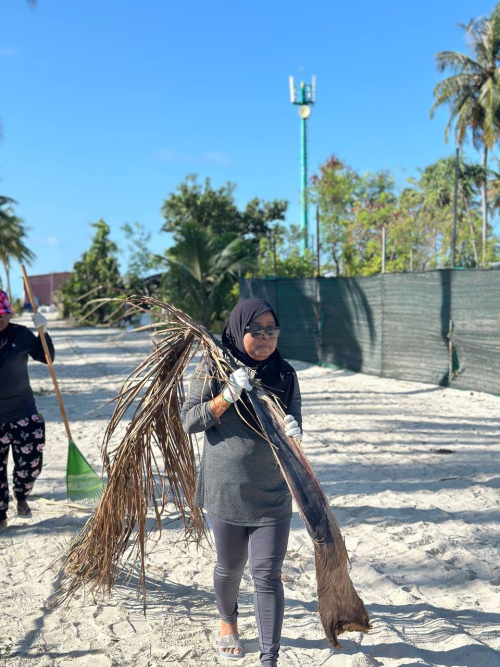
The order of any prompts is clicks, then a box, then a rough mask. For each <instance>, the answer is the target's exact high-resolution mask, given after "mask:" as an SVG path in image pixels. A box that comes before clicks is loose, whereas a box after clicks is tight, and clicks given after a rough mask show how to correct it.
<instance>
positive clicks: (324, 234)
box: [311, 156, 398, 276]
mask: <svg viewBox="0 0 500 667" xmlns="http://www.w3.org/2000/svg"><path fill="white" fill-rule="evenodd" d="M311 199H312V200H313V201H314V202H315V203H316V204H317V205H318V206H319V208H320V211H321V216H320V230H321V231H320V234H321V247H322V252H323V254H324V255H325V257H326V261H327V264H330V266H331V267H332V268H333V269H334V271H335V273H336V275H339V276H340V275H344V276H355V275H370V274H372V273H377V272H379V271H380V270H381V268H382V230H383V228H384V227H385V228H386V230H387V236H388V238H390V230H391V229H392V228H393V226H394V224H395V221H396V213H397V197H396V194H395V188H394V181H393V178H392V176H390V174H388V173H387V172H385V171H380V172H376V173H374V174H371V173H367V174H364V175H360V174H357V173H356V172H355V171H354V170H352V169H350V168H349V167H347V166H345V165H344V164H343V163H342V162H340V160H338V159H337V158H336V157H335V156H332V157H331V158H329V159H328V160H327V161H326V162H325V163H324V164H323V165H321V167H320V170H319V175H315V176H313V178H312V187H311ZM396 260H398V256H397V253H396V249H395V248H393V250H392V261H393V262H396ZM323 266H324V263H323Z"/></svg>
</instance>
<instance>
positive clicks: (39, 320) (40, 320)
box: [31, 313, 47, 333]
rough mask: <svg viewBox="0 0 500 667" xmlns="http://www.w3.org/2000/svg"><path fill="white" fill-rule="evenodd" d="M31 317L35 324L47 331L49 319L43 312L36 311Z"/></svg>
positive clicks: (44, 331)
mask: <svg viewBox="0 0 500 667" xmlns="http://www.w3.org/2000/svg"><path fill="white" fill-rule="evenodd" d="M31 319H32V320H33V324H34V325H35V327H36V328H37V329H39V328H40V327H43V333H47V320H46V318H45V317H44V316H43V315H42V313H35V314H34V315H32V316H31Z"/></svg>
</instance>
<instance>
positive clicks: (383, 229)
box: [382, 227, 385, 273]
mask: <svg viewBox="0 0 500 667" xmlns="http://www.w3.org/2000/svg"><path fill="white" fill-rule="evenodd" d="M382 273H385V227H382Z"/></svg>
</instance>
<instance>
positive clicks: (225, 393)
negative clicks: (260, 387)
mask: <svg viewBox="0 0 500 667" xmlns="http://www.w3.org/2000/svg"><path fill="white" fill-rule="evenodd" d="M243 389H246V390H247V391H252V385H251V384H250V378H249V376H248V373H247V372H246V370H245V369H244V368H238V370H237V371H234V373H231V375H230V376H229V383H228V384H227V385H226V386H225V387H224V389H223V390H222V398H223V399H224V400H225V401H227V402H228V403H234V402H235V401H236V400H237V399H238V398H239V397H240V396H241V392H242V391H243Z"/></svg>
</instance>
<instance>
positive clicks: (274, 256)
mask: <svg viewBox="0 0 500 667" xmlns="http://www.w3.org/2000/svg"><path fill="white" fill-rule="evenodd" d="M273 258H274V279H275V280H276V278H277V277H278V275H277V271H276V264H277V262H276V230H274V234H273Z"/></svg>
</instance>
